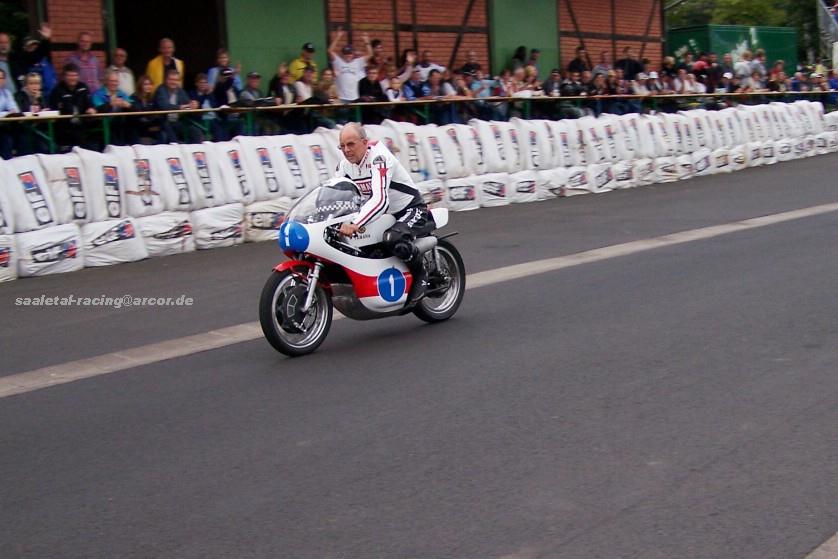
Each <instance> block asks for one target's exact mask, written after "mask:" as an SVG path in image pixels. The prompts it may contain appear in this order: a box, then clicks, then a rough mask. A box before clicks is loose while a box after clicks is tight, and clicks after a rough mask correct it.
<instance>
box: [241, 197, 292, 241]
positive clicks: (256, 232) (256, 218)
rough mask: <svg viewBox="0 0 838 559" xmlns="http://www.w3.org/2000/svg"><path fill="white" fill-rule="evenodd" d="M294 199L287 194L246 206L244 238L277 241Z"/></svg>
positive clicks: (247, 239)
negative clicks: (280, 228) (278, 233)
mask: <svg viewBox="0 0 838 559" xmlns="http://www.w3.org/2000/svg"><path fill="white" fill-rule="evenodd" d="M293 205H294V201H293V200H292V199H291V198H288V197H287V196H283V197H281V198H277V199H275V200H265V201H262V202H254V203H252V204H249V205H247V206H245V208H244V240H245V241H247V242H249V243H252V242H259V241H275V240H276V238H277V231H279V227H280V225H282V222H283V221H285V215H286V214H287V213H288V210H290V209H291V206H293Z"/></svg>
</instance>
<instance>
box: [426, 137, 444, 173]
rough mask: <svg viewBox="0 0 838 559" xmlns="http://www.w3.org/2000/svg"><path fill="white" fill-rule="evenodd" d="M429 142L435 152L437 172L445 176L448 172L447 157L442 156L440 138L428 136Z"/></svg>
mask: <svg viewBox="0 0 838 559" xmlns="http://www.w3.org/2000/svg"><path fill="white" fill-rule="evenodd" d="M428 143H429V144H430V145H431V152H432V153H433V154H434V165H435V166H436V174H437V175H439V176H440V177H444V176H445V175H446V174H448V173H447V171H446V169H445V159H444V158H443V157H442V148H441V147H440V145H439V138H437V137H436V136H428Z"/></svg>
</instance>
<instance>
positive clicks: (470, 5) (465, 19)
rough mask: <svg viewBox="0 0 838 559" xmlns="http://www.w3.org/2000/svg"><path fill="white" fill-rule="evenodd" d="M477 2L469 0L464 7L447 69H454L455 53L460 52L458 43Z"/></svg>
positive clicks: (460, 41)
mask: <svg viewBox="0 0 838 559" xmlns="http://www.w3.org/2000/svg"><path fill="white" fill-rule="evenodd" d="M476 1H477V0H469V3H468V5H467V6H466V11H465V14H463V24H462V25H461V26H460V30H459V31H458V32H457V38H456V39H455V40H454V48H453V50H452V51H451V58H450V60H449V61H448V67H449V68H453V67H454V59H455V58H456V57H457V51H458V50H460V43H462V42H463V33H465V31H464V29H465V28H466V24H467V23H468V19H469V18H470V17H471V9H472V8H474V4H475V2H476Z"/></svg>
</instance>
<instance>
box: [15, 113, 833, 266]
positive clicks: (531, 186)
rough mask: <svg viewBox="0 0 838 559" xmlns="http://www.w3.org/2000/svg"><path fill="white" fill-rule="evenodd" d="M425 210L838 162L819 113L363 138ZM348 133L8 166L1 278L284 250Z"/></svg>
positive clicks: (548, 124) (611, 119) (393, 128)
mask: <svg viewBox="0 0 838 559" xmlns="http://www.w3.org/2000/svg"><path fill="white" fill-rule="evenodd" d="M366 130H367V133H368V135H369V137H370V139H371V140H372V141H378V142H383V143H384V144H385V145H386V146H387V147H388V148H389V149H390V150H391V151H392V152H393V153H394V155H396V157H397V158H398V159H399V160H400V161H401V163H402V164H403V165H404V166H405V167H406V168H407V169H408V170H409V171H410V173H411V176H412V177H413V179H414V181H415V182H416V184H417V187H418V188H419V191H420V192H421V194H422V197H423V199H424V200H425V201H426V202H427V203H428V204H429V205H431V206H433V207H446V208H449V209H451V210H453V211H467V210H475V209H478V208H480V207H498V206H505V205H509V204H511V203H523V202H535V201H539V200H548V199H551V198H556V197H565V196H574V195H579V194H590V193H606V192H609V191H611V190H615V189H625V188H632V187H637V186H645V185H650V184H655V183H673V182H676V181H681V180H686V179H690V178H692V177H696V176H706V175H710V174H716V173H732V172H735V171H739V170H742V169H746V168H748V167H757V166H760V165H773V164H775V163H777V162H780V161H790V160H792V159H800V158H805V157H813V156H815V155H824V154H827V153H834V152H838V112H835V113H831V114H824V108H823V105H822V104H821V103H820V102H810V101H797V102H795V103H770V104H763V105H755V106H746V105H743V106H739V107H736V108H727V109H723V110H721V111H707V110H704V109H696V110H689V111H681V112H678V113H675V114H663V113H658V114H647V115H639V114H628V115H622V116H617V115H609V114H604V115H601V116H600V117H598V118H594V117H583V118H580V119H577V120H560V121H550V120H523V119H518V118H513V119H512V120H510V121H509V122H501V121H482V120H477V119H473V120H471V121H469V123H468V124H451V125H447V126H442V127H437V126H435V125H424V126H417V125H415V124H411V123H405V122H394V121H389V120H385V121H384V122H383V123H382V124H381V125H368V126H366ZM338 143H339V130H338V129H327V128H318V129H317V130H316V131H315V132H314V133H311V134H305V135H300V136H294V135H280V136H263V137H258V136H257V137H251V136H240V137H237V138H235V139H234V140H232V141H228V142H203V143H201V144H184V145H178V144H169V145H156V146H146V145H134V146H108V147H107V148H106V150H105V152H104V153H98V152H93V151H88V150H84V149H81V148H75V149H74V150H73V152H72V153H68V154H62V155H38V156H25V157H19V158H16V159H12V160H10V161H0V281H8V280H11V279H15V278H16V277H26V276H33V275H43V274H50V273H59V272H65V271H71V270H76V269H79V268H81V267H82V266H106V265H111V264H117V263H121V262H132V261H136V260H141V259H143V258H146V257H149V256H150V257H156V256H164V255H170V254H177V253H180V252H188V251H193V250H196V249H211V248H216V247H224V246H231V245H236V244H240V243H242V242H255V241H266V240H275V239H276V236H277V231H278V229H279V227H280V225H281V224H282V222H283V221H284V220H285V216H286V214H287V212H288V211H289V210H290V208H291V207H292V205H293V204H294V199H295V198H298V197H299V196H302V195H303V194H305V193H306V192H308V191H310V190H311V189H312V188H315V187H316V186H317V185H319V184H322V183H323V182H325V181H326V180H327V179H328V178H330V177H331V176H333V175H334V173H335V171H336V168H337V164H338V161H339V160H340V157H341V155H340V152H339V151H338V148H337V146H338Z"/></svg>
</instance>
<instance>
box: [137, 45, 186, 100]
mask: <svg viewBox="0 0 838 559" xmlns="http://www.w3.org/2000/svg"><path fill="white" fill-rule="evenodd" d="M157 52H159V53H160V54H158V55H157V56H155V57H154V58H152V59H151V60H149V61H148V65H146V67H145V73H146V75H147V76H148V77H149V78H151V81H152V83H154V87H155V89H156V88H157V87H159V86H160V85H161V84H162V83H163V82H164V81H165V77H166V72H167V71H168V70H177V72H178V74H180V79H183V60H178V59H177V58H175V42H174V41H173V40H171V39H168V38H165V39H160V45H159V47H158V48H157Z"/></svg>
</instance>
